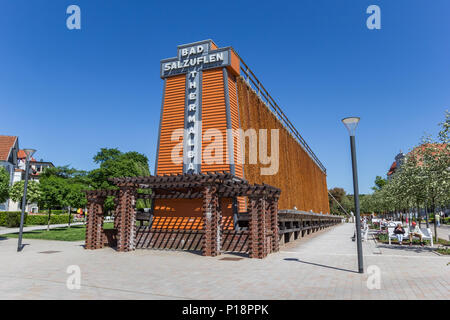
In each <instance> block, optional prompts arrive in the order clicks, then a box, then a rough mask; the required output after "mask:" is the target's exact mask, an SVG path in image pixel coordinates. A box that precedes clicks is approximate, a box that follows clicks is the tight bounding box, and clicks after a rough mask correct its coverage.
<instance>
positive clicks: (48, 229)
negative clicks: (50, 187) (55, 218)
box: [47, 209, 52, 231]
mask: <svg viewBox="0 0 450 320" xmlns="http://www.w3.org/2000/svg"><path fill="white" fill-rule="evenodd" d="M51 214H52V209H48V221H47V231H50V215H51Z"/></svg>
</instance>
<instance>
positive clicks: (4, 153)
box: [0, 135, 17, 161]
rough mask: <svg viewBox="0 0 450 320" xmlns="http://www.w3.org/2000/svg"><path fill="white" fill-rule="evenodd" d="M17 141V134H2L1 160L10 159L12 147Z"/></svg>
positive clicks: (0, 145) (0, 140) (0, 142)
mask: <svg viewBox="0 0 450 320" xmlns="http://www.w3.org/2000/svg"><path fill="white" fill-rule="evenodd" d="M16 141H17V137H16V136H2V135H0V161H8V158H9V155H10V153H11V149H12V148H13V147H14V145H15V143H16Z"/></svg>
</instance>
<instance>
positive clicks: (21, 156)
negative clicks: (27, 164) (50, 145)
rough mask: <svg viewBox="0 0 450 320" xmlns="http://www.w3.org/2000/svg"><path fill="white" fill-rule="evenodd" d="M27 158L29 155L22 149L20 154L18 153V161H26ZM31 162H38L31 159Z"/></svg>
mask: <svg viewBox="0 0 450 320" xmlns="http://www.w3.org/2000/svg"><path fill="white" fill-rule="evenodd" d="M26 158H27V154H26V153H25V151H23V150H22V149H20V150H19V152H17V159H26ZM31 161H36V159H34V158H33V157H31Z"/></svg>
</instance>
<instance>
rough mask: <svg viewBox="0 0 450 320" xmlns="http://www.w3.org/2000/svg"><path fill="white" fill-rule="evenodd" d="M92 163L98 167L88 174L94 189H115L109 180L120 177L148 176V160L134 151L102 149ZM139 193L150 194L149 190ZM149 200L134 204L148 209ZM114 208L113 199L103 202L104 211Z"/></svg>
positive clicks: (109, 198) (140, 200)
mask: <svg viewBox="0 0 450 320" xmlns="http://www.w3.org/2000/svg"><path fill="white" fill-rule="evenodd" d="M94 162H96V163H98V164H99V165H100V167H99V168H98V169H94V170H92V171H91V172H90V173H89V176H88V177H89V179H90V181H91V186H92V187H93V188H95V189H116V187H115V186H114V184H113V183H112V182H111V181H109V179H111V178H121V177H143V176H149V175H150V169H149V166H148V158H147V157H146V156H145V155H143V154H140V153H138V152H135V151H131V152H125V153H123V152H121V151H119V150H118V149H115V148H113V149H108V148H102V149H101V150H100V151H99V152H98V153H97V154H96V155H95V156H94ZM139 191H140V192H146V193H148V192H151V191H149V190H145V191H144V190H139ZM150 204H151V203H150V201H149V200H146V201H144V200H142V199H139V200H138V201H137V203H136V207H137V208H143V207H149V206H150ZM113 208H114V198H113V197H108V198H107V200H106V201H105V210H106V211H109V210H112V209H113Z"/></svg>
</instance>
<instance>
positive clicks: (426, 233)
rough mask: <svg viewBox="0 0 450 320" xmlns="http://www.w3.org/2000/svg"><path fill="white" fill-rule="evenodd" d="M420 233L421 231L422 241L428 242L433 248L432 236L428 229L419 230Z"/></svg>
mask: <svg viewBox="0 0 450 320" xmlns="http://www.w3.org/2000/svg"><path fill="white" fill-rule="evenodd" d="M420 231H422V235H423V236H422V239H423V240H430V243H431V246H432V247H433V245H434V244H433V234H432V233H431V229H430V228H420Z"/></svg>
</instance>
